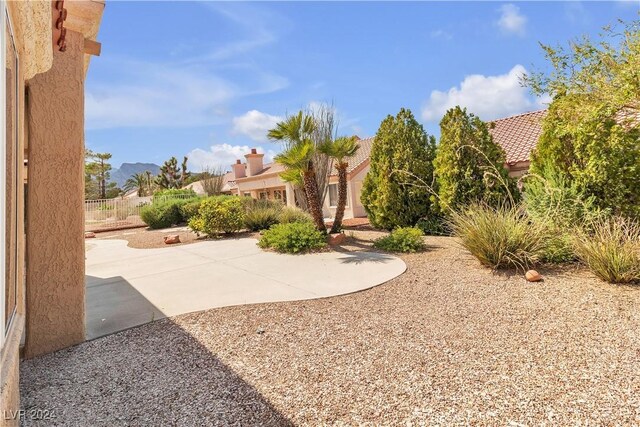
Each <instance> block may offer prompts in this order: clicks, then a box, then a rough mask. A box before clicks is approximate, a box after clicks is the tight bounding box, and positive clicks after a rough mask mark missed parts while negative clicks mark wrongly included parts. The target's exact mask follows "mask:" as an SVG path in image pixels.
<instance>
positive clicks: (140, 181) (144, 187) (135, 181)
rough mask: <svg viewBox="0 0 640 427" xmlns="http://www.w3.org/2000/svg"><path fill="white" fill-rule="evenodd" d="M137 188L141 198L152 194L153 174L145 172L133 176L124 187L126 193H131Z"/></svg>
mask: <svg viewBox="0 0 640 427" xmlns="http://www.w3.org/2000/svg"><path fill="white" fill-rule="evenodd" d="M136 188H137V189H138V196H139V197H143V196H146V195H148V194H149V193H151V172H149V171H145V172H142V173H135V174H133V175H131V178H129V179H127V181H126V182H125V183H124V186H123V187H122V189H123V190H124V191H125V192H129V191H131V190H133V189H136Z"/></svg>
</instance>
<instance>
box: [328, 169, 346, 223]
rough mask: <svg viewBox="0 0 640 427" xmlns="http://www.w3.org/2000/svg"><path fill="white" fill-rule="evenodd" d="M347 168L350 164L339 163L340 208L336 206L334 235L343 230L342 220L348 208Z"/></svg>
mask: <svg viewBox="0 0 640 427" xmlns="http://www.w3.org/2000/svg"><path fill="white" fill-rule="evenodd" d="M347 166H349V164H348V163H338V164H337V165H336V169H337V170H338V206H336V216H335V218H334V220H333V225H332V226H331V232H332V233H339V232H340V229H341V228H342V218H343V217H344V208H345V206H347Z"/></svg>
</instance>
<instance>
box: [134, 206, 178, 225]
mask: <svg viewBox="0 0 640 427" xmlns="http://www.w3.org/2000/svg"><path fill="white" fill-rule="evenodd" d="M140 217H141V218H142V220H143V221H144V222H145V223H146V224H147V225H148V226H149V228H153V229H158V228H167V227H171V226H172V225H174V224H178V223H179V222H181V220H182V215H180V206H179V204H178V203H169V202H166V203H154V204H152V205H147V206H145V207H143V208H142V209H141V210H140Z"/></svg>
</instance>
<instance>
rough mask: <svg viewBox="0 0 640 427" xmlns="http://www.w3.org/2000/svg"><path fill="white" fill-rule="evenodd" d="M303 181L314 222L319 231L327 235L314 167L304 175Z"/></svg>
mask: <svg viewBox="0 0 640 427" xmlns="http://www.w3.org/2000/svg"><path fill="white" fill-rule="evenodd" d="M302 179H303V181H304V191H305V193H307V203H308V204H309V211H310V213H311V216H312V217H313V222H314V223H315V225H316V228H317V229H318V231H321V232H322V233H326V232H327V227H326V225H325V224H324V217H323V215H322V205H321V204H320V195H319V194H318V183H317V182H316V177H315V172H314V170H313V167H309V169H308V170H306V171H305V172H304V173H303V174H302Z"/></svg>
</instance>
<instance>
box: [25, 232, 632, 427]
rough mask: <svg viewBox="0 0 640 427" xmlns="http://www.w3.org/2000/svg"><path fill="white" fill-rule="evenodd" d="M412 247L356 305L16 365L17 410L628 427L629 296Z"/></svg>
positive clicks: (561, 275)
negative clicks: (399, 269) (400, 268)
mask: <svg viewBox="0 0 640 427" xmlns="http://www.w3.org/2000/svg"><path fill="white" fill-rule="evenodd" d="M356 236H357V237H358V238H361V239H363V240H361V241H360V242H355V244H354V245H353V246H354V247H357V246H358V245H360V244H364V245H366V244H369V240H370V239H371V238H372V237H375V234H374V233H369V232H356ZM426 241H427V244H428V248H429V249H428V251H427V252H425V253H418V254H411V255H403V256H402V258H403V260H404V261H405V262H406V263H407V265H408V270H407V272H406V273H405V274H403V275H401V276H399V277H398V278H396V279H393V280H392V281H390V282H388V283H387V284H384V285H381V286H378V287H375V288H373V289H370V290H367V291H363V292H359V293H355V294H351V295H347V296H340V297H334V298H327V299H321V300H312V301H301V302H287V303H276V304H261V305H252V306H240V307H228V308H222V309H214V310H209V311H205V312H200V313H193V314H187V315H183V316H178V317H174V318H170V319H164V320H159V321H157V322H153V323H151V324H147V325H144V326H141V327H138V328H134V329H130V330H127V331H124V332H121V333H118V334H115V335H111V336H108V337H105V338H102V339H98V340H95V341H91V342H87V343H84V344H82V345H79V346H77V347H73V348H70V349H67V350H63V351H59V352H57V353H54V354H50V355H47V356H43V357H40V358H37V359H33V360H27V361H25V362H23V363H22V366H21V389H22V406H23V408H39V409H50V410H53V411H54V412H55V414H56V416H57V418H56V419H55V420H54V423H53V424H55V423H57V425H78V426H89V425H91V426H103V425H104V426H125V425H127V426H142V425H144V426H146V425H152V426H161V425H183V426H190V425H238V426H247V425H313V426H315V425H338V426H342V425H468V424H473V425H501V426H505V425H513V426H519V425H528V426H537V425H638V424H640V287H618V286H613V285H608V284H605V283H603V282H601V281H599V280H598V279H595V278H594V277H592V276H591V275H590V274H589V273H588V272H586V271H584V270H582V269H579V268H577V267H566V268H562V269H554V270H545V269H541V272H542V273H543V275H544V276H545V281H544V282H541V283H528V282H526V281H525V280H524V279H523V278H522V276H521V275H513V274H504V273H492V272H491V271H489V270H486V269H484V268H482V267H480V266H479V264H478V262H477V261H476V260H475V259H474V258H472V257H471V256H470V255H469V254H468V253H467V252H466V251H464V250H462V249H460V248H459V246H458V245H457V244H456V242H455V241H454V240H453V239H451V238H446V237H429V238H427V239H426ZM39 423H40V424H39ZM25 425H52V422H51V421H49V420H47V421H42V422H38V421H35V420H26V422H25Z"/></svg>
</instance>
